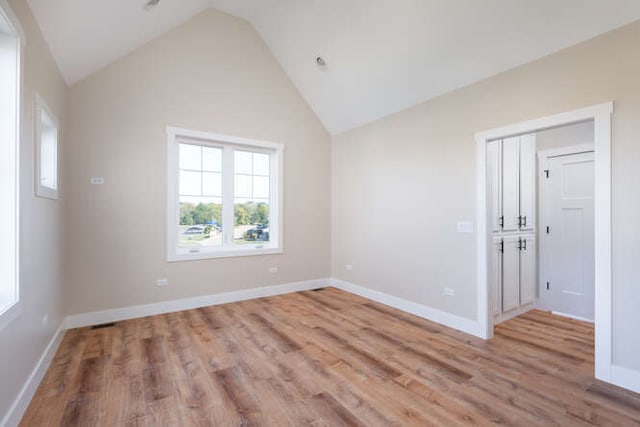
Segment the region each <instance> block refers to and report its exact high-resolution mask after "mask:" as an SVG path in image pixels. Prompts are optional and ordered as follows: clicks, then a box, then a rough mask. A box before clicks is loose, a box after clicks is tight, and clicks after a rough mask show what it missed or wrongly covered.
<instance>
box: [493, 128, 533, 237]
mask: <svg viewBox="0 0 640 427" xmlns="http://www.w3.org/2000/svg"><path fill="white" fill-rule="evenodd" d="M487 173H488V177H487V178H488V179H487V182H488V183H489V188H488V194H489V204H488V206H489V214H490V216H491V228H492V231H493V232H494V233H509V232H531V231H534V230H535V224H536V137H535V135H522V136H517V137H513V138H505V139H500V140H496V141H491V142H489V144H487Z"/></svg>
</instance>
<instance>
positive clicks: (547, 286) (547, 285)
mask: <svg viewBox="0 0 640 427" xmlns="http://www.w3.org/2000/svg"><path fill="white" fill-rule="evenodd" d="M547 290H549V282H547Z"/></svg>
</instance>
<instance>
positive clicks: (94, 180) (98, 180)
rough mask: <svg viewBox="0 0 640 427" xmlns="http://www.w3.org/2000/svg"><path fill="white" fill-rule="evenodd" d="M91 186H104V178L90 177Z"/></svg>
mask: <svg viewBox="0 0 640 427" xmlns="http://www.w3.org/2000/svg"><path fill="white" fill-rule="evenodd" d="M91 184H92V185H102V184H104V178H102V177H101V176H92V177H91Z"/></svg>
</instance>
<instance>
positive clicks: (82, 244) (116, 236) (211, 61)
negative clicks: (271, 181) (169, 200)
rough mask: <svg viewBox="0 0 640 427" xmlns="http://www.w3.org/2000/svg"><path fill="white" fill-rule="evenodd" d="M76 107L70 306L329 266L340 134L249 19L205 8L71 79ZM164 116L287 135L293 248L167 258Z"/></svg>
mask: <svg viewBox="0 0 640 427" xmlns="http://www.w3.org/2000/svg"><path fill="white" fill-rule="evenodd" d="M68 110H69V114H68V117H69V120H68V121H67V124H68V144H67V147H66V153H65V155H66V156H67V158H68V160H69V170H68V173H67V174H66V175H65V180H64V185H65V186H66V187H67V189H68V193H69V197H68V203H67V215H66V216H65V217H66V227H67V236H68V240H67V247H66V251H67V253H68V260H69V262H68V264H67V276H66V278H67V285H68V286H67V293H66V302H67V306H66V308H67V311H68V313H69V314H73V313H81V312H88V311H94V310H102V309H110V308H117V307H125V306H130V305H136V304H145V303H152V302H158V301H164V300H172V299H176V298H183V297H192V296H198V295H208V294H215V293H219V292H225V291H233V290H240V289H246V288H254V287H260V286H266V285H272V284H280V283H290V282H296V281H302V280H307V279H319V278H326V277H330V273H331V268H330V240H331V229H330V203H331V196H330V191H331V187H330V182H331V175H330V168H331V156H330V149H331V144H330V138H329V136H328V134H327V133H326V132H325V130H324V128H323V127H322V125H321V124H320V122H319V121H318V120H317V119H316V117H315V116H314V114H313V113H312V112H311V110H310V109H309V107H308V106H307V105H306V104H305V102H304V101H303V99H302V98H301V96H300V95H299V93H298V92H297V90H296V89H295V88H294V86H293V84H292V83H291V82H290V81H289V79H288V78H287V77H286V74H285V73H284V72H283V70H282V69H281V68H280V66H279V65H278V64H277V63H276V61H275V60H274V58H273V57H272V55H271V53H270V51H269V50H268V48H267V47H266V45H265V44H264V43H263V41H262V40H261V39H260V38H259V37H258V35H257V34H256V33H255V31H254V30H253V29H252V27H251V26H250V25H249V24H248V23H247V22H245V21H242V20H239V19H237V18H234V17H231V16H229V15H226V14H223V13H220V12H217V11H215V10H209V11H206V12H203V13H202V14H200V15H198V16H196V17H195V18H193V19H192V20H190V21H189V22H187V23H186V24H184V25H182V26H180V27H178V28H176V29H174V30H172V31H170V32H169V33H167V34H166V35H164V36H162V37H160V38H158V39H156V40H154V41H153V42H151V43H149V44H148V45H146V46H144V47H142V48H140V49H138V50H136V51H135V52H134V53H132V54H131V55H129V56H127V57H125V58H123V59H121V60H119V61H117V62H116V63H114V64H112V65H110V66H109V67H107V68H105V69H104V70H102V71H100V72H98V73H97V74H94V75H92V76H90V77H89V78H87V79H86V80H84V81H81V82H79V83H78V84H76V85H74V86H73V87H71V88H70V91H69V103H68ZM167 125H172V126H179V127H185V128H190V129H196V130H202V131H209V132H216V133H222V134H229V135H235V136H241V137H248V138H255V139H263V140H269V141H274V142H281V143H284V144H285V153H284V247H285V253H284V254H282V255H269V256H258V257H240V258H226V259H215V260H203V261H189V262H175V263H167V260H166V243H165V236H166V231H165V220H166V205H165V203H166V187H165V184H166V135H165V126H167ZM92 176H101V177H104V179H105V184H104V185H102V186H91V185H90V183H89V182H90V177H92ZM271 266H277V267H278V269H279V271H278V273H277V274H270V273H269V272H268V268H269V267H271ZM164 277H166V278H168V279H169V286H167V287H164V288H158V287H157V286H156V285H155V282H156V279H158V278H164Z"/></svg>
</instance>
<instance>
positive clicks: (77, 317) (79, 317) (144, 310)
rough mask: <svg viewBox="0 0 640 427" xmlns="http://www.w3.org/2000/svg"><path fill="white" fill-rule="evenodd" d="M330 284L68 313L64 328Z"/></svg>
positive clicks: (315, 282) (321, 282) (309, 282)
mask: <svg viewBox="0 0 640 427" xmlns="http://www.w3.org/2000/svg"><path fill="white" fill-rule="evenodd" d="M330 283H331V279H317V280H306V281H304V282H296V283H287V284H283V285H274V286H265V287H261V288H251V289H244V290H241V291H233V292H224V293H220V294H213V295H204V296H200V297H192V298H183V299H178V300H172V301H163V302H158V303H153V304H143V305H132V306H129V307H122V308H114V309H112V310H103V311H93V312H89V313H81V314H72V315H69V316H67V319H66V326H67V328H69V329H72V328H80V327H84V326H92V325H99V324H102V323H110V322H118V321H121V320H127V319H135V318H138V317H145V316H154V315H157V314H164V313H172V312H174V311H181V310H191V309H194V308H201V307H208V306H211V305H220V304H227V303H230V302H237V301H246V300H250V299H254V298H263V297H270V296H274V295H282V294H288V293H291V292H299V291H307V290H310V289H316V288H323V287H326V286H328V285H329V284H330Z"/></svg>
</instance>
